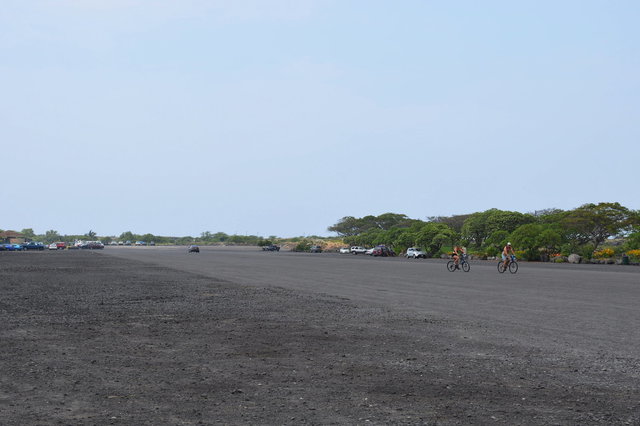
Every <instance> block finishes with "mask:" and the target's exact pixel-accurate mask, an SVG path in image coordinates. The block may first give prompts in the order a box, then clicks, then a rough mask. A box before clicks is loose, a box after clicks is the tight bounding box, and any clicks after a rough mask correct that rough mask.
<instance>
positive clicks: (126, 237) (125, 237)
mask: <svg viewBox="0 0 640 426" xmlns="http://www.w3.org/2000/svg"><path fill="white" fill-rule="evenodd" d="M136 240H137V238H136V235H135V234H134V233H133V232H131V231H127V232H123V233H122V234H120V241H123V242H125V241H132V242H133V241H136Z"/></svg>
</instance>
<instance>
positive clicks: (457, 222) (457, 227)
mask: <svg viewBox="0 0 640 426" xmlns="http://www.w3.org/2000/svg"><path fill="white" fill-rule="evenodd" d="M469 216H471V215H470V214H458V215H453V216H431V217H429V218H428V220H429V222H434V223H444V224H445V225H448V226H449V227H450V228H451V229H453V230H454V231H456V232H458V233H460V232H462V226H463V225H464V221H465V220H467V219H468V218H469Z"/></svg>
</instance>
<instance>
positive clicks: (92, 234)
mask: <svg viewBox="0 0 640 426" xmlns="http://www.w3.org/2000/svg"><path fill="white" fill-rule="evenodd" d="M96 235H98V234H96V233H95V232H93V231H92V230H91V229H90V230H89V232H87V233H86V234H84V236H85V237H87V239H88V240H95V239H96Z"/></svg>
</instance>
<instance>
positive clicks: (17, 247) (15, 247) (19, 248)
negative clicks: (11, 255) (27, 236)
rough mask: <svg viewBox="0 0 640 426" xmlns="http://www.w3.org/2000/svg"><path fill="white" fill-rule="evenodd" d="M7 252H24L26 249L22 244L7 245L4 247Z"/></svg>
mask: <svg viewBox="0 0 640 426" xmlns="http://www.w3.org/2000/svg"><path fill="white" fill-rule="evenodd" d="M4 246H5V248H6V249H7V251H22V250H24V247H23V246H22V244H5V245H4Z"/></svg>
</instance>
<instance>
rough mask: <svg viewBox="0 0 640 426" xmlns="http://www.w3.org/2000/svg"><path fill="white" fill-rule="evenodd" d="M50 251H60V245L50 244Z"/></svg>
mask: <svg viewBox="0 0 640 426" xmlns="http://www.w3.org/2000/svg"><path fill="white" fill-rule="evenodd" d="M49 250H58V244H56V243H51V244H49Z"/></svg>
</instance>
